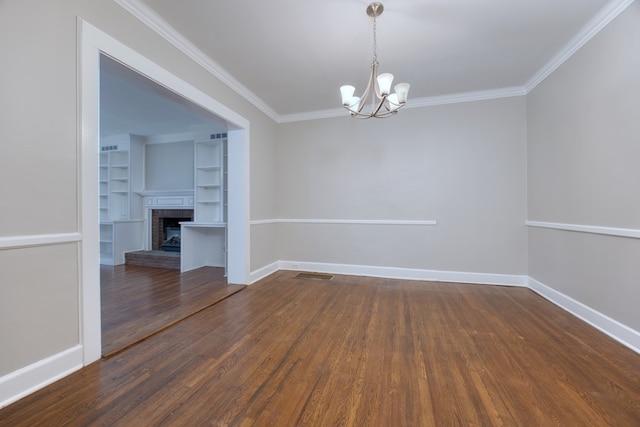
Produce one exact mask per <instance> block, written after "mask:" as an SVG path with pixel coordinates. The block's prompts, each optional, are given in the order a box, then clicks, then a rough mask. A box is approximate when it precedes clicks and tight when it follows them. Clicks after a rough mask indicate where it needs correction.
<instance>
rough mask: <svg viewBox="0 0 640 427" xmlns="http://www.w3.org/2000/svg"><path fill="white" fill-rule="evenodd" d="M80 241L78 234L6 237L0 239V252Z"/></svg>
mask: <svg viewBox="0 0 640 427" xmlns="http://www.w3.org/2000/svg"><path fill="white" fill-rule="evenodd" d="M81 239H82V236H81V235H80V233H59V234H34V235H31V236H7V237H0V250H3V249H18V248H27V247H31V246H45V245H60V244H64V243H73V242H79V241H80V240H81Z"/></svg>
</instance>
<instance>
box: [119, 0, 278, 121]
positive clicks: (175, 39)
mask: <svg viewBox="0 0 640 427" xmlns="http://www.w3.org/2000/svg"><path fill="white" fill-rule="evenodd" d="M114 1H115V2H116V3H117V4H118V5H119V6H120V7H122V8H123V9H125V10H126V11H127V12H129V13H131V14H132V15H133V16H134V17H136V18H138V19H139V20H140V21H141V22H142V23H143V24H145V25H146V26H147V27H149V28H150V29H152V30H153V31H155V32H156V33H157V34H158V35H160V36H161V37H162V38H164V39H165V40H166V41H168V42H169V43H171V44H172V45H173V46H174V47H176V48H177V49H178V50H179V51H181V52H182V53H184V54H185V55H187V56H188V57H189V58H191V59H192V60H193V61H195V62H196V63H198V64H199V65H200V66H202V67H203V68H204V69H205V70H207V71H208V72H209V73H211V74H212V75H214V76H215V77H216V78H217V79H219V80H220V81H221V82H223V83H224V84H226V85H227V86H229V87H230V88H231V89H232V90H234V91H235V92H236V93H238V94H239V95H240V96H242V97H243V98H244V99H246V100H247V101H249V102H250V103H251V104H252V105H253V106H254V107H256V108H258V109H259V110H260V111H262V112H263V113H264V114H266V115H267V116H269V117H270V118H271V119H273V120H274V121H276V122H277V121H278V114H277V113H276V112H275V111H274V110H273V109H272V108H271V107H269V106H268V105H267V104H266V103H265V102H264V101H263V100H262V99H260V98H259V97H258V96H257V95H256V94H254V93H253V92H251V91H250V90H249V89H248V88H247V87H246V86H244V85H243V84H242V83H240V82H239V81H238V80H236V79H235V78H234V77H233V76H232V75H231V74H229V73H228V72H227V71H226V70H225V69H224V68H222V66H220V64H218V63H217V62H215V61H214V60H213V59H211V58H210V57H209V56H208V55H207V54H205V53H204V52H203V51H201V50H200V49H198V48H197V47H196V46H195V45H194V44H193V43H191V42H190V41H189V40H187V39H186V38H185V37H184V36H182V34H180V33H179V32H178V31H177V30H176V29H175V28H173V27H172V26H171V25H169V23H168V22H167V21H165V20H164V19H163V18H162V17H161V16H160V15H158V14H157V13H156V12H154V11H153V10H152V9H151V8H150V7H149V6H147V5H146V4H144V3H143V2H142V1H140V0H114Z"/></svg>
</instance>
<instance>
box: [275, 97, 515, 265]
mask: <svg viewBox="0 0 640 427" xmlns="http://www.w3.org/2000/svg"><path fill="white" fill-rule="evenodd" d="M525 118H526V114H525V99H524V97H513V98H505V99H499V100H489V101H481V102H469V103H463V104H451V105H443V106H438V107H429V108H416V109H407V110H403V111H401V112H400V113H399V114H398V115H397V116H396V117H394V118H391V119H385V120H375V119H371V120H367V121H360V120H354V119H352V118H350V117H348V116H347V115H345V117H340V118H334V119H324V120H314V121H307V122H297V123H289V124H282V125H280V127H279V138H278V140H279V145H278V150H279V157H278V165H279V167H278V171H279V175H278V188H279V193H278V207H279V217H280V218H281V219H285V220H286V219H303V220H307V219H318V220H333V219H349V220H435V221H436V222H437V224H436V225H368V224H317V223H314V224H306V223H304V224H303V223H288V222H286V221H285V222H283V223H280V224H279V226H280V231H279V234H278V237H279V242H280V246H279V250H280V256H281V258H282V259H283V260H291V261H306V262H320V263H339V264H354V265H366V266H381V267H401V268H411V269H428V270H440V271H458V272H473V273H490V274H511V275H525V274H526V228H525V225H524V223H525V219H526V157H525V156H526V125H525Z"/></svg>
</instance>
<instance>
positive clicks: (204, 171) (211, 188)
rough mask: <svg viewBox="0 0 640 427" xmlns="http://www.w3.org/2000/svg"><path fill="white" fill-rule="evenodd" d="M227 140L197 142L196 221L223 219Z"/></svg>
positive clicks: (210, 221) (219, 221)
mask: <svg viewBox="0 0 640 427" xmlns="http://www.w3.org/2000/svg"><path fill="white" fill-rule="evenodd" d="M217 135H220V134H217ZM212 136H215V135H212ZM226 142H227V140H226V136H225V137H224V138H222V137H214V138H211V139H208V140H204V141H203V140H198V141H196V145H195V179H194V183H195V208H194V214H195V222H197V223H221V222H224V221H225V215H224V210H225V209H224V206H225V203H224V201H225V185H224V184H225V179H224V169H225V161H224V152H225V149H224V147H225V145H226Z"/></svg>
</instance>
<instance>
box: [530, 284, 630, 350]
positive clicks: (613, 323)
mask: <svg viewBox="0 0 640 427" xmlns="http://www.w3.org/2000/svg"><path fill="white" fill-rule="evenodd" d="M528 279H529V280H528V286H529V289H531V290H532V291H534V292H536V293H537V294H539V295H540V296H542V297H543V298H545V299H547V300H549V301H551V302H552V303H554V304H556V305H557V306H558V307H560V308H562V309H564V310H566V311H568V312H569V313H571V314H573V315H574V316H576V317H577V318H579V319H582V320H584V321H585V322H587V323H588V324H590V325H591V326H593V327H594V328H596V329H598V330H600V331H601V332H603V333H605V334H607V335H609V336H610V337H611V338H613V339H614V340H616V341H618V342H619V343H621V344H623V345H625V346H627V347H629V348H630V349H631V350H633V351H635V352H636V353H640V332H638V331H636V330H634V329H631V328H630V327H628V326H626V325H623V324H622V323H620V322H618V321H617V320H614V319H612V318H610V317H608V316H606V315H604V314H602V313H600V312H598V311H596V310H594V309H593V308H591V307H588V306H586V305H584V304H583V303H581V302H579V301H576V300H574V299H573V298H571V297H569V296H567V295H565V294H563V293H561V292H558V291H556V290H555V289H553V288H550V287H549V286H547V285H545V284H543V283H540V282H538V281H537V280H536V279H534V278H532V277H529V278H528Z"/></svg>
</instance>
